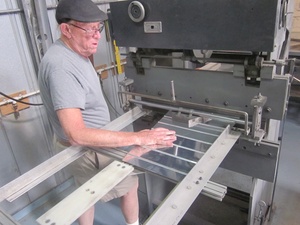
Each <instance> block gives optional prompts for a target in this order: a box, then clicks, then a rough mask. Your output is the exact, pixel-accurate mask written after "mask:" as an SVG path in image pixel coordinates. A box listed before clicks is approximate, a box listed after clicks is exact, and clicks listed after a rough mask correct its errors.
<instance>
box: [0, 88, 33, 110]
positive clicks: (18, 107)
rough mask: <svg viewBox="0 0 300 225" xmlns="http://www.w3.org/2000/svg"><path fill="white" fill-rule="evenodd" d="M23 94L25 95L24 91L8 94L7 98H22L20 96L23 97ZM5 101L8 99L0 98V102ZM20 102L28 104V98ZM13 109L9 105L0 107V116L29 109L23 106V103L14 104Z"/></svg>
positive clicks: (27, 106)
mask: <svg viewBox="0 0 300 225" xmlns="http://www.w3.org/2000/svg"><path fill="white" fill-rule="evenodd" d="M25 94H26V91H19V92H16V93H13V94H10V95H9V96H10V97H12V98H15V97H19V96H22V95H25ZM6 100H9V99H8V98H6V97H1V98H0V102H2V101H6ZM22 101H23V102H26V103H28V102H29V98H23V99H22ZM15 107H16V108H14V107H13V105H12V104H11V103H10V104H6V105H2V106H0V113H1V115H2V116H6V115H9V114H12V113H14V112H15V111H21V110H23V109H27V108H29V105H26V104H23V103H20V102H16V104H15Z"/></svg>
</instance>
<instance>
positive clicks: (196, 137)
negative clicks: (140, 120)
mask: <svg viewBox="0 0 300 225" xmlns="http://www.w3.org/2000/svg"><path fill="white" fill-rule="evenodd" d="M155 127H163V128H167V129H171V130H175V131H176V136H177V140H176V141H175V142H174V146H173V147H170V148H159V147H158V148H157V146H155V148H151V147H150V148H149V147H146V146H143V147H141V148H142V149H136V148H139V147H133V148H129V153H128V155H127V156H126V157H125V158H124V160H125V161H126V162H129V163H130V164H132V165H134V166H137V167H139V168H142V169H143V170H146V171H150V172H153V173H155V174H158V175H161V176H163V177H164V178H165V179H171V180H173V181H181V180H182V179H183V178H184V177H185V176H186V175H187V174H188V173H189V171H190V170H191V169H192V168H193V167H194V166H195V165H196V163H197V162H198V161H199V160H200V159H201V158H202V157H203V155H204V154H205V152H206V151H207V150H208V149H209V148H210V147H211V146H212V144H213V143H214V142H215V141H216V140H217V138H218V137H219V136H220V135H221V134H222V132H223V131H224V129H225V128H223V127H218V128H216V127H215V126H210V125H209V124H198V125H196V126H194V127H188V125H187V123H184V122H178V121H174V120H172V118H171V117H170V116H164V117H163V118H162V119H161V120H160V121H159V122H158V123H157V124H156V125H155ZM141 153H142V154H141Z"/></svg>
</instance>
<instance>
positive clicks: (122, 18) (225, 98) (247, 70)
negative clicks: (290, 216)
mask: <svg viewBox="0 0 300 225" xmlns="http://www.w3.org/2000/svg"><path fill="white" fill-rule="evenodd" d="M292 3H293V2H291V1H287V0H286V1H279V0H272V1H270V0H259V1H258V0H254V1H249V0H247V1H232V0H226V1H224V0H215V1H207V0H201V1H199V0H189V1H179V0H164V1H159V0H140V1H119V2H113V3H111V4H110V13H109V22H110V29H111V35H112V37H113V38H114V39H115V40H116V43H117V45H118V46H121V47H125V48H124V49H125V50H124V49H123V54H124V55H126V66H125V76H126V79H125V80H124V81H122V82H120V89H121V91H120V97H121V99H122V104H123V108H124V109H125V110H129V109H130V108H132V107H134V106H136V105H138V106H139V107H141V108H143V110H145V111H147V112H148V113H147V115H146V116H143V117H142V119H140V120H139V121H136V122H134V127H135V128H136V129H137V130H140V129H145V128H148V129H151V128H152V127H166V128H169V129H174V130H176V132H177V137H178V140H177V141H176V143H175V145H174V147H173V148H169V149H155V150H152V151H149V152H148V153H147V154H144V155H135V156H133V157H129V159H128V160H127V161H128V162H129V163H131V164H132V165H134V166H136V167H137V168H141V169H143V170H145V171H148V172H150V173H153V174H156V175H158V176H159V177H162V178H164V179H170V180H173V181H177V182H180V183H179V184H178V185H177V186H176V187H175V188H174V190H172V192H171V194H169V195H168V197H167V198H166V199H163V198H161V196H160V195H159V194H157V192H159V191H160V189H157V188H156V186H155V185H156V184H155V183H156V182H157V181H158V180H157V179H154V180H155V181H152V182H150V183H151V184H152V186H151V187H147V188H148V196H149V195H150V197H148V201H150V202H151V201H152V204H154V201H155V200H154V199H156V200H157V199H159V198H161V202H163V203H162V204H161V205H160V206H159V207H158V208H157V209H156V210H157V211H156V212H155V213H154V215H153V216H151V217H150V219H148V220H147V222H146V224H157V221H160V224H177V223H178V222H179V221H180V218H182V217H183V216H184V213H185V212H186V210H187V209H188V207H189V206H190V205H191V202H193V201H194V200H195V198H196V196H197V195H198V194H199V192H197V191H195V193H191V192H192V191H191V190H194V189H197V185H201V184H202V182H204V183H205V182H207V181H208V179H210V176H211V175H212V174H213V173H214V171H215V170H216V168H217V167H218V165H219V164H220V167H221V168H224V169H226V170H230V171H234V172H235V173H238V174H243V175H246V176H248V177H250V178H253V180H251V184H250V186H251V188H250V190H251V191H250V193H249V194H250V201H249V209H248V224H263V223H264V222H265V221H266V220H267V219H268V216H269V215H270V212H271V209H272V203H273V195H274V188H275V185H276V175H277V169H278V161H279V156H280V146H281V140H280V139H281V136H282V133H281V132H282V122H283V121H284V118H285V114H286V110H287V102H288V97H289V88H290V81H291V76H290V73H291V71H292V70H293V63H294V62H293V60H289V59H287V56H288V47H289V27H290V23H291V19H290V17H291V12H292V10H290V9H291V7H292ZM227 129H228V130H227ZM223 132H225V134H224V133H223ZM228 135H229V136H228ZM227 139H232V140H231V141H232V142H233V143H230V144H228V146H227V148H225V149H227V150H224V149H223V148H222V147H223V146H222V145H227V144H224V142H226V141H225V140H227ZM235 140H236V141H235ZM212 149H214V150H216V151H214V150H212ZM210 151H214V152H213V153H212V152H210ZM226 151H228V154H227V152H226ZM220 152H222V153H224V152H226V153H224V155H223V156H220V155H218V154H221V153H220ZM132 154H133V155H134V153H132ZM226 154H227V156H226ZM222 157H223V158H224V160H223V158H222ZM216 158H222V159H220V162H213V160H212V159H216ZM200 161H202V162H201V163H199V162H200ZM214 163H215V165H214V166H215V167H214V166H212V165H213V164H214ZM198 164H202V165H201V166H200V165H198ZM212 167H214V169H213V168H212ZM206 179H207V180H206ZM148 182H149V181H148ZM189 182H190V183H189ZM204 185H205V184H204ZM204 185H203V186H204ZM227 185H228V184H227ZM194 186H195V187H194ZM229 186H230V184H229ZM200 189H201V188H199V189H198V191H199V190H200ZM161 191H163V190H161ZM149 192H150V193H149ZM202 193H203V192H202ZM180 196H182V197H180ZM191 196H193V197H191ZM164 197H166V196H164ZM189 201H191V202H190V203H188V204H187V205H185V203H186V202H189ZM152 204H149V205H150V206H151V205H152ZM198 204H201V202H199V203H198ZM181 205H185V206H182V207H181Z"/></svg>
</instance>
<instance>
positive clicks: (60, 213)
mask: <svg viewBox="0 0 300 225" xmlns="http://www.w3.org/2000/svg"><path fill="white" fill-rule="evenodd" d="M132 171H133V167H132V166H130V165H128V164H125V163H121V162H117V161H114V162H112V163H111V164H110V165H108V166H107V167H105V168H104V169H103V170H101V171H100V172H99V173H98V174H96V175H95V176H94V177H92V178H91V179H90V180H88V181H87V182H86V183H85V184H83V185H82V186H81V187H79V188H78V189H77V190H76V191H74V192H73V193H72V194H70V195H69V196H68V197H66V198H65V199H64V200H62V201H61V202H59V203H58V204H57V205H55V206H54V207H53V208H52V209H50V210H49V211H48V212H46V213H45V214H43V215H42V216H41V217H39V218H38V219H37V222H38V223H39V224H40V225H49V224H57V225H62V224H66V225H67V224H72V223H73V222H74V221H75V220H76V219H77V218H78V217H79V216H80V215H82V213H84V212H85V211H86V210H88V209H89V208H90V207H91V206H92V205H94V204H95V203H96V202H97V201H99V200H100V199H101V198H102V197H103V196H104V195H105V194H106V193H107V192H109V191H110V190H111V189H112V188H113V187H114V186H116V185H117V184H118V183H119V182H121V181H122V180H123V179H124V178H125V177H126V176H128V175H129V174H130V173H131V172H132ZM78 199H80V202H79V201H78Z"/></svg>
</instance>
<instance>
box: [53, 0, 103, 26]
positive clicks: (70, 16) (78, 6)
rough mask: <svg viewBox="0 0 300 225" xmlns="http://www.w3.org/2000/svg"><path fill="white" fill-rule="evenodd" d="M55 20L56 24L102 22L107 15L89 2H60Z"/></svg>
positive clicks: (89, 0)
mask: <svg viewBox="0 0 300 225" xmlns="http://www.w3.org/2000/svg"><path fill="white" fill-rule="evenodd" d="M55 18H56V21H57V23H58V24H61V23H66V22H68V21H70V20H76V21H79V22H83V23H92V22H98V21H100V22H102V21H105V20H107V14H106V13H105V12H103V11H101V10H100V9H99V8H98V6H97V5H96V4H95V3H94V2H92V1H91V0H60V1H59V2H58V5H57V8H56V14H55Z"/></svg>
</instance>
